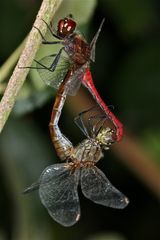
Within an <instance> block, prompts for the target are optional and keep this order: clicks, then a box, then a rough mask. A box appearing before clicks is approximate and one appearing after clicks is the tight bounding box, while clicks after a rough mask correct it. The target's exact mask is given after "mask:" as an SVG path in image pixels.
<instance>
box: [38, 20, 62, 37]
mask: <svg viewBox="0 0 160 240" xmlns="http://www.w3.org/2000/svg"><path fill="white" fill-rule="evenodd" d="M41 20H42V21H43V22H44V23H45V24H46V26H47V28H48V30H49V31H50V33H51V35H52V36H53V37H55V38H58V39H61V37H59V36H58V35H57V34H55V33H54V32H53V31H52V29H51V27H50V26H49V24H48V23H47V22H46V21H45V20H43V19H41Z"/></svg>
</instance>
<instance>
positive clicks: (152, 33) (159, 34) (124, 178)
mask: <svg viewBox="0 0 160 240" xmlns="http://www.w3.org/2000/svg"><path fill="white" fill-rule="evenodd" d="M40 4H41V1H35V0H23V1H22V0H21V1H20V0H10V1H9V2H8V1H5V0H1V14H0V22H1V38H0V43H1V44H0V53H1V54H0V63H4V62H5V61H6V60H7V58H8V57H9V55H10V54H11V53H12V52H13V51H14V50H15V49H16V48H17V46H18V45H19V44H20V43H21V42H22V41H23V39H24V38H25V37H26V35H27V33H28V32H29V31H30V29H31V27H32V23H33V22H34V19H35V16H36V14H37V11H38V9H39V6H40ZM69 13H72V14H73V16H74V18H75V19H76V21H77V22H78V26H79V28H80V30H81V31H82V32H83V33H84V35H85V36H86V35H87V36H88V37H87V39H89V40H91V39H92V37H93V35H94V33H95V32H96V30H97V29H98V26H99V23H100V22H101V20H102V18H103V17H105V18H106V21H105V24H104V27H103V30H102V32H101V35H100V37H99V40H98V43H97V50H96V63H94V64H93V65H92V66H91V68H92V72H93V76H94V80H95V84H96V86H97V88H98V90H99V92H100V94H101V96H102V98H103V99H104V101H106V102H107V103H108V104H111V105H114V106H115V109H114V112H115V114H116V115H117V116H119V117H120V119H121V120H122V122H123V124H124V126H125V127H126V128H128V130H129V131H130V132H131V133H132V134H134V135H135V136H137V138H139V140H140V141H141V143H142V144H143V146H144V148H145V149H146V151H148V152H150V153H151V154H152V155H153V156H154V157H155V160H156V163H157V167H158V164H159V162H160V125H159V122H160V110H159V109H160V108H159V102H160V101H159V96H160V92H159V89H160V81H159V79H160V45H159V42H160V31H159V30H160V14H159V13H160V2H159V1H157V0H152V1H151V0H145V1H144V0H142V1H138V0H130V1H127V0H121V1H118V0H99V1H96V0H88V1H86V0H64V3H63V4H62V6H61V7H60V9H59V11H58V12H57V14H56V16H55V18H54V24H53V25H54V26H55V27H56V24H57V21H58V19H59V18H61V17H64V16H66V15H68V14H69ZM47 38H48V39H49V38H50V36H49V34H47ZM57 51H58V47H57V46H42V47H41V48H40V50H39V52H38V53H37V57H36V59H40V58H42V57H43V56H46V55H47V54H48V55H49V54H52V53H55V52H57ZM8 79H9V76H8ZM8 79H6V80H5V83H6V82H7V80H8ZM1 90H3V89H1V88H0V91H1ZM1 95H2V91H1ZM54 95H55V91H54V90H53V89H50V88H49V87H46V86H45V84H44V83H43V82H42V80H41V79H40V77H39V75H38V73H37V72H36V71H34V70H32V71H30V74H29V75H28V77H27V81H26V83H25V85H24V86H23V89H22V91H21V93H20V95H19V99H18V101H17V104H16V106H15V108H14V111H13V114H12V116H11V117H10V119H9V121H8V123H7V125H6V127H5V129H4V131H3V133H2V135H1V138H0V187H1V197H0V206H1V207H0V212H1V219H0V239H3V240H8V239H15V240H22V239H23V240H25V239H26V240H27V239H33V240H34V239H39V240H40V239H46V240H52V239H54V240H61V239H65V240H74V239H76V240H83V239H84V240H102V239H103V240H111V239H112V240H116V239H117V240H118V239H119V240H121V239H129V240H157V239H160V230H159V215H160V206H159V202H158V201H157V199H155V198H154V196H152V194H151V193H150V192H149V191H148V190H147V189H145V187H144V186H143V185H141V183H140V182H139V181H138V180H137V179H136V177H135V176H133V175H132V174H131V173H130V172H129V171H128V169H126V168H125V167H124V166H123V165H121V164H120V163H118V161H117V159H115V158H114V156H113V155H112V153H110V152H109V153H106V154H105V158H104V160H103V161H101V162H100V167H101V168H103V170H104V172H107V177H108V178H109V179H111V182H113V183H114V185H115V186H117V188H118V189H121V190H122V192H124V193H125V194H126V195H127V196H129V198H130V205H129V206H128V208H127V209H125V210H124V211H117V210H113V209H108V208H104V207H102V206H98V205H96V204H93V203H91V202H90V201H89V200H87V199H84V197H83V196H80V199H81V208H82V217H81V219H80V222H79V223H78V224H76V225H75V226H74V227H72V228H63V227H61V226H59V225H58V224H56V223H55V222H54V221H52V219H51V218H50V217H49V216H48V214H47V212H46V210H45V209H44V208H43V206H42V205H41V204H40V201H39V198H38V194H37V193H35V194H31V195H28V196H23V195H21V192H22V190H23V189H24V188H25V187H26V186H28V185H29V184H30V183H32V182H34V181H35V180H37V179H38V177H39V175H40V173H41V172H42V170H43V169H44V168H45V167H46V166H47V165H49V164H52V163H54V162H57V161H58V159H57V158H56V156H55V153H54V151H53V149H52V143H51V142H50V137H49V131H48V122H49V118H50V112H51V108H52V101H53V99H54ZM75 101H76V98H75ZM77 104H78V102H77ZM64 111H65V112H64V115H63V116H62V119H61V128H62V130H63V131H64V132H65V133H66V132H67V131H69V133H70V135H71V137H73V139H75V138H76V141H77V142H78V141H79V131H78V129H77V130H75V129H76V128H71V127H69V128H68V126H71V123H72V122H73V116H71V115H70V114H69V112H67V109H66V108H65V109H64ZM72 125H73V124H72ZM68 129H69V130H68ZM110 232H113V234H112V236H111V235H110V234H109V233H110ZM114 232H115V233H117V234H115V233H114ZM103 233H104V234H103Z"/></svg>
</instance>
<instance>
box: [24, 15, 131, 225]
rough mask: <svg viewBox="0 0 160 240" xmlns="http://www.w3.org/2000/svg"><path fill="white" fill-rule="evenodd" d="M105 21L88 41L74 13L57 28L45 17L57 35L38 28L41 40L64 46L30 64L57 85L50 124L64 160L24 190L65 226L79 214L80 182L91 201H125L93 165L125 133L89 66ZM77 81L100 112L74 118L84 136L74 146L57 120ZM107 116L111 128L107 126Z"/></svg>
mask: <svg viewBox="0 0 160 240" xmlns="http://www.w3.org/2000/svg"><path fill="white" fill-rule="evenodd" d="M103 22H104V20H103V21H102V23H101V25H100V27H99V29H98V31H97V33H96V35H95V37H94V38H93V40H92V41H91V43H90V44H88V43H87V42H86V40H85V39H84V38H83V37H82V35H80V34H79V33H77V32H76V31H75V28H76V22H75V21H74V20H73V19H72V18H64V19H61V20H60V21H59V23H58V27H57V31H56V33H55V32H53V31H52V29H51V28H50V26H49V25H48V24H47V23H46V22H44V23H45V24H47V27H48V29H49V31H50V33H51V34H52V36H53V37H55V38H57V39H58V40H59V41H56V42H55V41H53V42H50V41H47V40H46V39H45V37H44V36H43V35H42V33H41V31H40V30H39V29H37V30H38V31H39V33H40V35H41V37H42V39H43V41H42V43H43V44H62V46H63V47H62V48H61V49H60V50H59V52H58V54H53V55H50V56H47V57H44V58H43V59H41V60H40V61H37V60H35V61H36V63H37V65H36V67H30V68H36V69H37V70H38V72H39V74H40V76H41V78H42V79H43V80H44V82H45V83H46V84H47V85H50V86H53V87H55V88H57V89H58V91H57V95H56V100H55V103H54V106H53V110H52V114H51V121H50V124H49V127H50V134H51V138H52V141H53V145H54V147H55V150H56V152H57V155H58V156H59V158H60V159H61V160H62V161H65V162H64V163H60V164H54V165H51V166H49V167H47V168H46V169H45V170H44V171H43V172H42V174H41V176H40V178H39V180H38V181H37V182H36V183H33V184H32V185H31V186H30V187H28V188H27V189H25V191H24V193H28V192H31V191H34V190H39V196H40V200H41V202H42V204H43V205H44V206H45V207H46V209H47V210H48V213H49V214H50V216H51V217H52V218H53V219H54V220H55V221H57V222H58V223H60V224H61V225H63V226H72V225H74V224H75V223H76V222H77V221H78V220H79V218H80V203H79V197H78V185H79V183H80V185H81V189H82V192H83V194H84V196H85V197H86V198H88V199H90V200H92V201H93V202H95V203H98V204H101V205H104V206H107V207H112V208H117V209H123V208H125V207H126V206H127V205H128V203H129V201H128V198H127V197H126V196H124V195H123V194H122V193H121V192H120V191H119V190H117V189H116V188H115V187H114V186H113V185H112V184H111V183H110V181H109V180H108V179H107V178H106V176H105V175H104V173H103V172H102V171H101V170H100V169H98V168H97V167H96V166H95V164H96V163H97V162H98V161H99V160H100V159H101V158H102V157H103V149H105V150H107V149H109V147H110V145H111V144H112V143H114V142H115V141H119V140H120V139H121V137H122V134H123V126H122V124H121V123H120V121H119V120H118V119H117V118H116V117H115V116H114V114H113V113H112V112H111V111H110V110H109V108H108V107H107V105H106V104H105V103H104V102H103V100H102V99H101V98H100V96H99V94H98V92H97V90H96V88H95V86H94V84H93V80H92V75H91V73H90V70H89V62H90V60H91V61H94V59H95V45H96V41H97V38H98V36H99V33H100V30H101V27H102V25H103ZM64 53H65V54H66V55H65V56H64V55H63V54H64ZM81 83H82V84H83V85H84V86H85V87H87V89H88V90H89V91H90V92H91V94H92V96H93V97H94V99H95V100H96V102H97V103H98V105H99V106H100V108H101V110H102V112H103V114H99V113H97V111H96V109H95V108H92V109H89V110H87V111H84V112H82V113H80V114H79V115H78V117H76V118H75V123H76V124H77V125H78V126H79V128H80V129H81V131H83V133H84V135H85V136H86V139H85V140H83V141H82V142H81V143H80V144H78V146H76V147H74V146H73V145H72V143H71V142H70V141H69V139H68V138H66V137H65V136H64V135H63V134H62V132H61V130H60V129H59V126H58V122H59V118H60V115H61V111H62V108H63V106H64V103H65V99H66V96H67V95H68V94H70V95H74V94H76V92H77V90H78V89H79V87H80V84H81ZM108 121H110V122H111V123H112V125H113V126H114V127H113V128H111V127H109V126H108Z"/></svg>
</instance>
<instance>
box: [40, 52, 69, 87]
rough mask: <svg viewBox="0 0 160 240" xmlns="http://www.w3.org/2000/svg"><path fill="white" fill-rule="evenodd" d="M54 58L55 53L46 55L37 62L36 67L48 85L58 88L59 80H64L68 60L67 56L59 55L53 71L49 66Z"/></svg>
mask: <svg viewBox="0 0 160 240" xmlns="http://www.w3.org/2000/svg"><path fill="white" fill-rule="evenodd" d="M54 59H55V55H51V56H46V57H44V58H42V59H41V60H40V61H39V62H37V65H36V67H37V71H38V73H39V75H40V77H41V78H42V80H43V81H44V83H45V84H46V85H49V86H50V87H53V88H56V89H58V88H59V86H60V84H61V82H62V81H63V80H64V77H65V76H66V74H67V72H68V69H69V68H70V62H69V59H68V58H66V57H63V56H61V57H60V59H59V62H58V64H57V66H56V68H55V69H54V71H53V70H50V69H49V68H50V67H51V65H52V63H53V62H54ZM43 66H44V67H43ZM45 67H46V68H45Z"/></svg>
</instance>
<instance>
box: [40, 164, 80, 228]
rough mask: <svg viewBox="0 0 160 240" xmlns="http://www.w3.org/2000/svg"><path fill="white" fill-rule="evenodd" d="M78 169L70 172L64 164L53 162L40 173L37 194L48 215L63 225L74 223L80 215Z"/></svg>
mask: <svg viewBox="0 0 160 240" xmlns="http://www.w3.org/2000/svg"><path fill="white" fill-rule="evenodd" d="M78 181H79V171H75V172H74V174H71V170H69V169H68V168H66V164H54V165H51V166H49V167H47V168H46V169H45V170H44V171H43V172H42V174H41V177H40V186H39V196H40V199H41V202H42V204H43V205H44V206H45V207H46V208H47V210H48V213H49V214H50V216H51V217H52V218H53V219H54V220H55V221H57V222H58V223H60V224H61V225H63V226H68V227H69V226H72V225H74V224H75V223H76V222H77V221H78V220H79V217H80V204H79V197H78V191H77V187H78Z"/></svg>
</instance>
